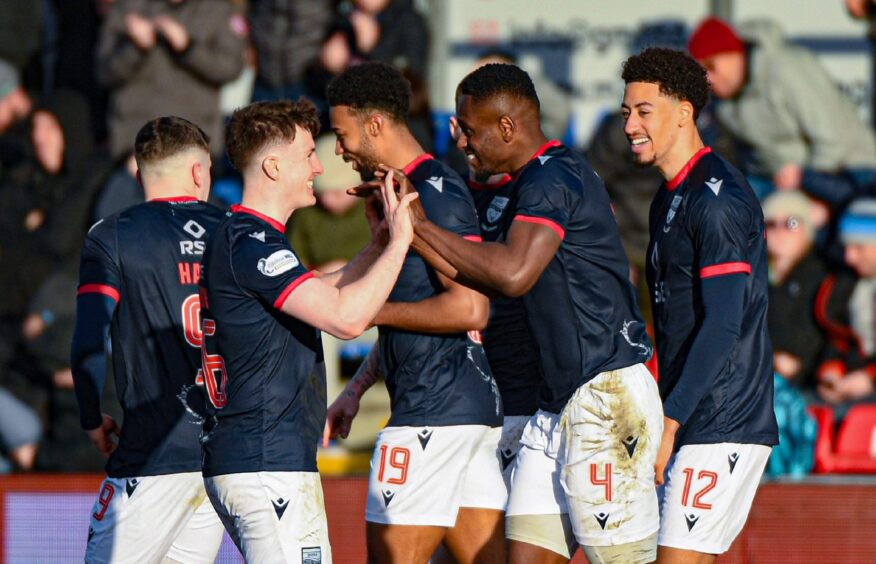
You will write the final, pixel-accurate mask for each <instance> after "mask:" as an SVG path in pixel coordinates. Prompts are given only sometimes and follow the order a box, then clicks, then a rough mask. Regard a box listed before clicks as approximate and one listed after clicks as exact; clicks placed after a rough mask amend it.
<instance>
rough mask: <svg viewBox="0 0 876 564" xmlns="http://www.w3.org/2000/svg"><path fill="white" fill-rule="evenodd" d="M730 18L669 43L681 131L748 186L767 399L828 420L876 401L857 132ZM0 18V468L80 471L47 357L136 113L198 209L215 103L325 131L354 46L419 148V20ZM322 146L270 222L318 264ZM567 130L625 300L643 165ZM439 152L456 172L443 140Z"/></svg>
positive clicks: (83, 448) (823, 91)
mask: <svg viewBox="0 0 876 564" xmlns="http://www.w3.org/2000/svg"><path fill="white" fill-rule="evenodd" d="M738 29H739V31H737V30H736V29H734V28H732V27H731V26H730V25H728V24H727V23H725V22H722V21H720V20H717V19H709V20H706V21H705V22H703V23H702V24H701V25H700V26H699V27H698V28H697V29H696V30H694V31H693V33H692V34H691V36H690V40H689V42H687V43H686V44H685V43H682V44H681V45H680V46H681V47H687V48H688V49H689V50H690V52H691V53H692V54H693V55H694V56H695V57H696V58H697V59H698V60H700V61H701V63H702V64H703V65H704V66H705V67H706V69H707V70H708V72H709V77H710V80H711V82H712V87H713V94H714V96H713V103H712V104H711V105H710V107H709V108H707V110H706V111H705V112H704V114H703V116H702V117H701V126H702V129H703V130H704V137H707V138H709V139H710V140H711V141H710V143H711V144H713V145H715V146H716V147H717V148H718V150H719V152H721V153H722V154H723V155H725V156H727V157H728V158H730V159H731V160H733V161H734V162H735V163H736V164H737V165H739V166H740V167H741V168H742V170H744V171H745V172H746V173H747V174H748V175H749V178H750V179H751V182H752V185H753V186H754V187H755V189H756V191H757V193H758V195H759V197H761V198H762V202H763V206H764V214H765V218H766V225H767V235H768V237H767V243H768V250H769V254H770V265H771V272H770V275H771V284H772V287H771V293H770V300H771V306H770V319H769V324H770V333H771V337H772V340H773V344H774V349H775V357H774V361H775V362H774V366H775V372H776V378H777V382H781V383H782V385H781V386H780V387H778V388H777V389H778V390H780V391H781V394H777V397H780V398H790V399H788V400H787V401H786V399H780V400H777V401H779V402H786V403H787V402H802V405H806V404H812V403H823V404H829V405H832V406H835V407H836V408H837V412H838V414H839V415H840V416H842V413H843V412H844V410H845V409H847V408H848V406H849V405H851V404H853V403H856V402H862V401H864V402H874V401H876V387H874V378H876V329H874V327H876V141H874V136H873V131H872V129H871V128H870V127H869V126H868V125H867V124H865V123H864V122H863V121H862V120H861V119H860V118H859V116H858V113H857V110H856V108H854V107H853V105H852V104H851V102H850V101H849V100H848V99H847V98H846V97H845V96H844V95H843V93H842V92H841V91H840V90H839V89H838V88H837V86H836V84H835V83H834V82H833V80H831V78H830V77H829V75H828V73H827V72H826V71H825V69H824V68H823V67H822V66H821V65H820V63H819V62H818V60H817V59H816V58H815V57H814V56H813V55H812V54H811V53H809V52H807V51H805V50H804V49H802V48H800V47H797V46H795V45H793V44H792V43H791V42H789V41H788V40H787V39H786V38H784V37H783V36H782V35H781V33H780V31H779V30H778V29H777V28H776V27H774V26H771V25H764V24H761V25H754V24H752V25H745V26H740V27H739V28H738ZM0 30H2V31H3V33H0V197H2V201H3V208H2V211H0V473H3V472H8V471H11V470H13V469H19V470H29V469H35V470H42V471H98V470H100V469H101V467H102V464H103V460H102V459H101V458H100V456H99V455H98V454H97V453H96V451H94V449H93V448H92V447H91V446H90V444H89V443H88V441H87V438H86V436H85V434H84V433H83V432H82V431H81V430H80V429H79V426H78V410H77V406H76V400H75V394H74V392H73V382H72V376H71V374H70V369H69V360H68V357H69V344H70V339H71V335H72V328H73V315H74V310H75V294H76V285H77V278H78V251H79V247H80V244H81V242H82V240H83V238H84V235H85V233H86V232H87V229H88V227H89V226H90V225H91V224H93V223H94V222H96V221H99V220H100V219H101V218H104V217H107V216H108V215H110V214H112V213H114V212H116V211H118V210H120V209H123V208H125V207H127V206H129V205H133V204H135V203H138V202H141V201H142V200H143V198H144V195H143V189H142V187H141V186H140V185H139V183H138V181H137V179H136V165H135V163H134V162H133V159H132V156H131V149H132V143H133V137H134V133H135V132H136V130H137V129H138V128H139V127H140V126H141V125H142V124H143V123H144V122H146V121H147V120H148V119H151V118H153V117H155V116H158V115H167V114H175V115H179V116H182V117H185V118H187V119H189V120H191V121H193V122H195V123H198V124H199V125H200V126H201V127H202V128H204V130H205V131H206V132H207V133H208V134H209V135H210V137H211V141H212V144H211V150H212V152H213V174H214V178H215V180H214V190H213V195H212V196H211V197H212V198H214V199H215V202H214V203H216V204H217V205H220V206H226V205H229V204H231V203H235V199H236V198H237V197H239V184H237V182H238V181H237V179H236V178H235V173H234V171H233V170H232V169H231V168H230V167H229V166H228V164H227V162H226V160H225V158H224V154H223V151H222V141H223V121H224V118H225V116H226V115H227V113H228V111H229V109H230V108H231V109H233V108H234V107H236V106H239V105H243V104H245V103H247V102H249V101H251V100H269V99H280V98H292V99H297V98H299V97H301V96H304V97H307V98H309V99H311V100H312V101H313V102H314V103H315V104H316V105H317V107H318V108H319V109H320V111H321V120H322V122H323V126H324V129H327V124H328V114H327V104H326V103H325V100H324V92H325V87H326V85H327V84H328V82H329V81H330V80H331V79H332V77H334V76H336V75H337V74H338V73H340V72H341V71H342V70H344V69H345V68H346V67H347V66H349V65H354V64H357V63H358V62H360V61H364V60H379V61H384V62H387V63H390V64H393V65H396V66H397V67H399V68H400V69H401V70H402V71H403V72H404V73H405V75H406V76H407V77H408V79H409V80H410V81H411V83H412V86H413V92H414V100H413V101H412V104H411V122H412V123H411V129H412V131H413V132H414V134H415V135H416V136H417V138H418V141H420V143H421V144H422V145H423V146H424V147H426V148H427V150H428V149H429V148H431V147H432V146H433V141H434V139H435V138H436V137H440V136H436V135H435V133H436V132H435V131H434V127H435V125H434V124H433V120H432V112H431V109H430V105H429V100H428V95H427V92H428V88H427V77H428V72H427V64H428V60H429V56H428V55H429V53H428V48H429V44H430V42H429V39H428V38H429V29H428V26H427V20H426V19H425V18H424V16H423V15H422V14H421V13H420V12H418V11H417V10H416V9H415V7H414V6H413V2H412V1H411V0H46V1H44V2H16V1H14V0H0ZM512 47H513V46H512ZM631 49H637V46H636V45H631ZM497 60H500V61H510V62H513V61H515V60H516V59H515V53H514V51H513V48H510V49H506V48H502V49H497V48H488V49H485V51H484V53H483V57H482V58H481V59H480V61H478V62H477V63H476V64H483V63H484V62H492V61H497ZM527 70H530V71H531V72H532V73H533V78H534V80H535V82H536V86H537V88H538V90H539V94H540V96H541V97H542V99H543V101H544V104H543V108H544V110H545V111H544V120H545V128H546V131H550V132H551V133H552V136H554V137H558V138H563V136H564V134H565V132H566V126H567V124H568V123H569V120H570V115H571V98H570V94H569V93H568V92H566V91H565V90H563V89H562V88H561V87H558V86H556V85H554V84H552V83H551V82H550V81H549V80H547V79H546V78H544V77H543V76H541V74H540V73H539V69H527ZM439 126H440V125H439ZM334 145H335V143H334V139H333V136H332V135H331V134H330V133H328V134H324V135H323V136H322V137H320V139H319V140H318V143H317V152H318V154H319V157H320V160H321V161H322V163H323V165H324V167H325V170H326V172H325V174H324V175H323V176H321V177H319V178H318V179H317V181H316V185H315V188H316V191H317V196H318V201H319V203H318V206H317V207H316V208H313V209H310V210H305V211H303V212H302V213H301V214H300V217H299V215H298V214H296V216H295V217H294V218H293V221H292V222H290V225H289V226H288V233H287V235H288V236H289V237H290V238H291V240H292V241H293V246H294V247H295V248H296V249H297V250H298V251H299V253H300V254H301V256H302V259H303V260H304V261H305V262H306V263H307V264H308V266H310V267H312V268H317V269H321V270H332V269H333V268H335V267H336V266H337V265H339V264H342V263H343V261H345V260H348V259H349V258H350V257H351V256H352V255H353V254H355V251H356V250H357V248H358V247H360V246H362V245H364V244H365V243H366V242H367V240H368V238H369V231H368V228H367V223H366V222H365V220H364V211H363V206H362V204H361V202H360V201H358V200H356V199H355V198H351V197H349V196H347V195H346V194H345V192H344V189H345V188H347V187H349V186H350V185H352V184H355V183H356V182H357V181H358V178H357V175H356V174H355V173H353V172H352V170H351V169H350V168H349V166H348V165H347V164H346V163H344V162H343V161H342V160H341V159H340V158H339V157H336V156H335V155H334ZM588 145H589V147H586V148H585V147H581V149H582V150H585V149H586V151H587V155H588V157H589V158H590V160H591V161H592V163H593V165H594V168H595V169H596V170H597V172H599V174H600V175H601V176H602V178H603V179H604V181H605V183H606V187H607V189H608V190H609V193H610V195H611V197H612V200H613V202H614V207H615V212H616V217H617V220H618V223H619V225H620V228H621V235H622V239H623V242H624V246H625V249H626V251H627V254H628V256H629V259H630V263H631V267H632V271H631V276H632V277H633V278H634V279H635V280H636V281H637V282H638V285H639V288H640V290H641V291H640V298H639V299H640V304H641V305H642V306H643V310H645V313H646V317H647V310H648V307H647V306H648V303H649V300H648V296H647V288H646V285H645V283H644V276H642V273H643V272H644V266H645V260H646V257H645V256H644V255H645V248H646V245H647V241H648V206H649V203H650V200H651V197H652V196H653V194H654V192H655V191H656V188H657V186H658V185H659V183H660V178H659V175H655V173H654V171H653V170H651V169H647V170H646V169H638V168H636V167H635V166H633V164H632V160H631V159H630V151H629V146H628V142H627V140H626V138H625V136H624V134H623V128H622V123H621V118H620V116H619V115H618V114H617V113H609V114H608V115H607V116H606V118H605V120H604V121H603V122H602V123H601V124H600V125H599V126H598V127H597V128H596V130H595V134H594V136H593V138H592V140H591V142H590V143H589V144H588ZM447 158H448V159H449V160H450V161H451V163H452V164H454V165H456V167H457V168H459V169H461V172H463V173H465V162H464V159H460V155H459V154H458V153H454V151H452V150H451V151H449V152H448V156H447ZM236 186H237V188H235V187H236ZM112 381H113V380H112V378H107V379H106V382H107V387H108V389H107V390H106V392H105V393H106V397H107V398H108V399H109V398H112V397H114V395H115V392H114V390H112V389H111V387H112ZM112 403H113V402H112V401H109V402H107V403H106V404H107V405H112ZM788 405H790V403H789V404H788ZM794 405H796V404H794ZM777 409H779V406H778V404H777ZM783 409H788V408H787V405H786V407H785V408H783ZM115 415H118V414H115ZM803 419H804V420H805V417H804V418H803ZM798 431H799V429H791V430H789V431H787V432H789V433H793V432H798ZM801 432H802V431H801ZM805 433H809V431H805ZM805 433H804V434H805ZM789 442H793V441H789ZM810 457H811V453H810ZM809 465H811V461H810V464H809ZM802 466H803V467H805V468H804V469H803V471H805V470H806V469H808V465H807V464H806V463H803V464H802Z"/></svg>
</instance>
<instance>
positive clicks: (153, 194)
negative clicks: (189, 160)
mask: <svg viewBox="0 0 876 564" xmlns="http://www.w3.org/2000/svg"><path fill="white" fill-rule="evenodd" d="M143 193H144V194H145V196H146V199H147V200H169V199H175V198H195V199H198V194H197V192H196V190H195V189H194V187H191V188H186V187H181V186H174V185H172V184H165V183H152V182H147V183H145V184H144V185H143Z"/></svg>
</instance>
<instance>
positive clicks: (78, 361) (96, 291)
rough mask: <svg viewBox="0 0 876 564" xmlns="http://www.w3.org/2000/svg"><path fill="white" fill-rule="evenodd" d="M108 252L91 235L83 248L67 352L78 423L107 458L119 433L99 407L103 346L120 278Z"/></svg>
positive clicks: (104, 358)
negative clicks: (112, 435)
mask: <svg viewBox="0 0 876 564" xmlns="http://www.w3.org/2000/svg"><path fill="white" fill-rule="evenodd" d="M95 227H99V226H95ZM92 229H93V230H94V228H92ZM111 253H112V251H111V250H109V249H107V248H106V247H105V246H104V245H102V244H101V243H100V241H99V240H98V239H97V238H94V237H92V236H89V237H88V238H87V239H86V241H85V244H84V245H83V249H82V258H81V261H80V268H79V270H80V285H79V290H78V292H77V297H76V323H75V329H74V333H73V344H72V347H71V351H70V369H71V371H72V373H73V385H74V389H75V391H76V400H77V402H78V404H79V420H80V424H81V425H82V428H83V429H85V430H86V431H87V432H88V436H89V438H90V439H91V441H92V442H93V443H94V444H95V446H96V447H97V448H98V450H100V452H101V453H102V454H104V455H109V454H110V453H111V452H112V451H113V449H114V448H115V443H114V442H113V441H112V439H111V437H110V435H111V434H118V430H119V429H118V425H117V424H116V422H115V421H113V419H112V418H111V417H109V416H108V415H103V414H102V413H101V408H100V399H101V395H102V394H103V386H104V379H105V375H106V356H105V355H106V351H105V343H106V338H107V334H108V332H109V326H110V321H111V320H112V316H113V312H114V311H115V308H116V304H117V302H118V300H119V291H118V287H119V284H118V279H119V278H118V273H117V270H116V268H115V266H114V262H113V261H112V259H111V257H110V255H111Z"/></svg>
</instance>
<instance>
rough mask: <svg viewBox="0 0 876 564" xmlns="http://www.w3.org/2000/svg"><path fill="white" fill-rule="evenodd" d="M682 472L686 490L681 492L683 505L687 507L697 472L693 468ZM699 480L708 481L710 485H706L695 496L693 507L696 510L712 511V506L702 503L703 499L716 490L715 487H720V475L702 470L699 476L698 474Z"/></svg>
mask: <svg viewBox="0 0 876 564" xmlns="http://www.w3.org/2000/svg"><path fill="white" fill-rule="evenodd" d="M682 472H683V473H684V489H682V491H681V505H682V506H683V507H687V502H688V498H689V497H690V488H691V485H692V482H693V477H694V473H695V472H696V471H695V470H694V469H693V468H684V469H682ZM697 480H698V481H699V480H708V483H706V485H705V486H703V488H702V489H700V491H698V492H697V493H695V494H694V496H693V505H692V506H691V507H693V508H694V509H711V508H712V504H711V503H706V502H704V501H702V499H703V496H704V495H706V494H707V493H709V492H710V491H712V490H713V489H715V486H716V485H718V473H717V472H711V471H709V470H700V472H699V474H697Z"/></svg>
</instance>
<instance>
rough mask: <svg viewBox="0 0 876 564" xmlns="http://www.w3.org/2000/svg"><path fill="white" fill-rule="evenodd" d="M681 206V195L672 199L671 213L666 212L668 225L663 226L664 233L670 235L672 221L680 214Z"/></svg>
mask: <svg viewBox="0 0 876 564" xmlns="http://www.w3.org/2000/svg"><path fill="white" fill-rule="evenodd" d="M680 205H681V194H676V195H675V196H673V198H672V202H671V203H670V204H669V211H668V212H666V224H665V225H664V226H663V232H664V233H669V228H670V225H669V224H670V223H672V219H673V218H674V217H675V214H676V212H678V206H680Z"/></svg>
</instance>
